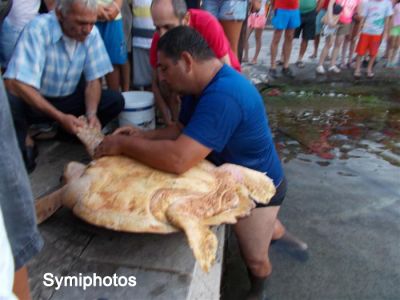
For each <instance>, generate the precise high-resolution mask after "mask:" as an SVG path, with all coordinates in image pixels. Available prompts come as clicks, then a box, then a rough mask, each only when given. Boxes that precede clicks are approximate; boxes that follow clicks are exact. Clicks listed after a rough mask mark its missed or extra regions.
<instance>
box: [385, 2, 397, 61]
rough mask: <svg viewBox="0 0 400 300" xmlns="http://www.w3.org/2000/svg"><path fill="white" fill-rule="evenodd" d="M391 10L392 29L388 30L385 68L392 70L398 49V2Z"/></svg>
mask: <svg viewBox="0 0 400 300" xmlns="http://www.w3.org/2000/svg"><path fill="white" fill-rule="evenodd" d="M396 2H397V3H396V4H395V5H394V8H393V17H392V28H391V30H390V39H389V51H388V62H387V65H386V67H388V68H393V67H394V66H395V62H394V60H395V57H396V54H397V51H398V49H399V47H400V0H397V1H396Z"/></svg>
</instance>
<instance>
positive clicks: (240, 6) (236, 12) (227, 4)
mask: <svg viewBox="0 0 400 300" xmlns="http://www.w3.org/2000/svg"><path fill="white" fill-rule="evenodd" d="M202 8H203V9H204V10H207V11H208V12H210V13H211V14H213V15H214V16H215V17H216V18H217V19H218V20H220V21H244V20H245V19H246V16H247V0H244V1H243V0H204V1H203V5H202Z"/></svg>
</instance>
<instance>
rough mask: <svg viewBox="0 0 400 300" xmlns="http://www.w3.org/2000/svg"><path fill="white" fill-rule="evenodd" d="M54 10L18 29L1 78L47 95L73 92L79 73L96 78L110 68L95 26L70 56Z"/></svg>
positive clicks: (91, 78)
mask: <svg viewBox="0 0 400 300" xmlns="http://www.w3.org/2000/svg"><path fill="white" fill-rule="evenodd" d="M65 43H66V42H65V39H64V38H63V32H62V29H61V27H60V24H59V22H58V19H57V17H56V15H55V13H54V12H51V13H48V14H44V15H40V16H38V17H36V18H35V19H33V21H32V22H30V23H29V24H28V25H27V26H26V27H25V29H24V31H23V32H22V34H21V36H20V38H19V40H18V43H17V45H16V47H15V50H14V53H13V56H12V58H11V60H10V63H9V64H8V67H7V71H6V73H5V74H4V78H9V79H16V80H18V81H21V82H23V83H25V84H27V85H30V86H32V87H34V88H36V89H38V90H40V93H41V94H42V95H44V96H47V97H62V96H68V95H71V94H72V93H73V92H75V90H76V87H77V85H78V82H79V79H80V78H81V76H82V73H83V75H84V76H85V79H86V81H91V80H94V79H98V78H100V77H102V76H104V75H105V74H107V73H109V72H111V71H112V70H113V67H112V65H111V62H110V59H109V57H108V54H107V51H106V49H105V47H104V44H103V40H102V38H101V36H100V34H99V32H98V30H97V28H96V27H93V29H92V31H91V32H90V34H89V35H88V36H87V37H86V39H85V40H84V41H83V42H77V44H76V48H75V50H74V52H73V56H72V57H70V55H69V53H68V51H67V46H66V44H65Z"/></svg>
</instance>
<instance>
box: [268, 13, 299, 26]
mask: <svg viewBox="0 0 400 300" xmlns="http://www.w3.org/2000/svg"><path fill="white" fill-rule="evenodd" d="M272 26H273V27H274V29H276V30H286V29H296V28H297V27H299V26H300V10H298V9H281V8H277V9H275V11H274V17H273V18H272Z"/></svg>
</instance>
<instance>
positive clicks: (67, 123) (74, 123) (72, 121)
mask: <svg viewBox="0 0 400 300" xmlns="http://www.w3.org/2000/svg"><path fill="white" fill-rule="evenodd" d="M87 120H88V124H89V127H92V128H96V129H98V130H101V124H100V121H99V119H98V118H97V116H95V115H93V116H90V117H87ZM58 122H59V123H60V125H61V126H62V127H63V128H64V129H65V130H66V131H67V132H69V133H71V134H73V135H75V134H77V133H78V131H79V128H81V127H83V126H85V121H83V120H81V119H79V118H77V117H75V116H74V115H69V114H63V115H62V116H61V118H60V119H59V120H58Z"/></svg>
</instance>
